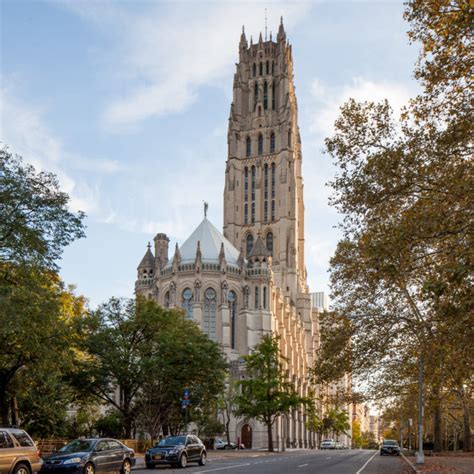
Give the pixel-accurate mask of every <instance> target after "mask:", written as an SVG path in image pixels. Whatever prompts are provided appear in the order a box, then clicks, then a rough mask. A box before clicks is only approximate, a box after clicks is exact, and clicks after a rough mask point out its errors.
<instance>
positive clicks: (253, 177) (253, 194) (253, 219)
mask: <svg viewBox="0 0 474 474" xmlns="http://www.w3.org/2000/svg"><path fill="white" fill-rule="evenodd" d="M255 173H256V170H255V166H252V183H251V185H252V189H251V192H252V207H251V214H250V222H251V223H252V224H254V223H255Z"/></svg>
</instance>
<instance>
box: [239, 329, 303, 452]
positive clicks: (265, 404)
mask: <svg viewBox="0 0 474 474" xmlns="http://www.w3.org/2000/svg"><path fill="white" fill-rule="evenodd" d="M278 340H279V338H278V337H276V336H270V335H265V336H263V337H262V340H261V341H260V343H259V344H257V345H256V346H255V347H254V349H253V351H252V353H251V354H249V355H246V356H244V360H245V372H246V377H245V379H244V380H240V381H239V386H240V388H241V393H240V395H237V397H236V410H235V414H236V415H237V416H244V417H246V418H255V419H257V420H259V421H261V422H262V423H264V424H265V425H266V427H267V434H268V450H269V451H270V452H273V433H272V428H273V424H274V423H275V420H276V419H277V417H278V416H280V415H283V414H286V413H288V412H289V411H290V410H292V409H296V408H298V407H300V406H301V405H304V404H306V400H305V399H304V398H303V397H301V396H299V395H298V394H297V392H296V391H295V388H294V386H293V384H292V383H291V382H289V381H288V379H287V377H286V375H285V371H284V369H283V364H282V361H283V360H285V359H284V358H283V357H282V356H281V354H280V350H279V347H278Z"/></svg>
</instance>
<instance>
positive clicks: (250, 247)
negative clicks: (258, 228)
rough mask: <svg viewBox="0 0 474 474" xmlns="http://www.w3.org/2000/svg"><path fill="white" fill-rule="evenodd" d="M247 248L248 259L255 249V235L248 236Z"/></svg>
mask: <svg viewBox="0 0 474 474" xmlns="http://www.w3.org/2000/svg"><path fill="white" fill-rule="evenodd" d="M245 246H246V249H245V250H246V251H247V257H248V256H249V255H250V252H251V251H252V248H253V235H252V234H249V235H247V239H246V241H245Z"/></svg>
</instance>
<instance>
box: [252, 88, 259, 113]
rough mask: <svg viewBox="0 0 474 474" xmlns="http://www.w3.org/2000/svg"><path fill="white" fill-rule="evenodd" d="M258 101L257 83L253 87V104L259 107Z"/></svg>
mask: <svg viewBox="0 0 474 474" xmlns="http://www.w3.org/2000/svg"><path fill="white" fill-rule="evenodd" d="M257 102H258V84H257V83H255V87H254V88H253V106H254V108H255V107H257Z"/></svg>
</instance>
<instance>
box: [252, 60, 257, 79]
mask: <svg viewBox="0 0 474 474" xmlns="http://www.w3.org/2000/svg"><path fill="white" fill-rule="evenodd" d="M256 75H257V65H256V64H255V63H253V66H252V76H253V77H255V76H256Z"/></svg>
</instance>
